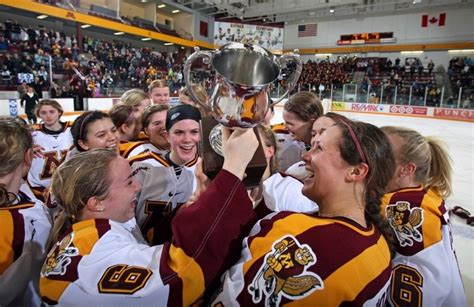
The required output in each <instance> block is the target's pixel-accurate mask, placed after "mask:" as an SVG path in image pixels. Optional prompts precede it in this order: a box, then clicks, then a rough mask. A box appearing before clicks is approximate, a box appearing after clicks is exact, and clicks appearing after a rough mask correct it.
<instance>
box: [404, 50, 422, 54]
mask: <svg viewBox="0 0 474 307" xmlns="http://www.w3.org/2000/svg"><path fill="white" fill-rule="evenodd" d="M400 53H401V54H421V53H423V50H419V51H400Z"/></svg>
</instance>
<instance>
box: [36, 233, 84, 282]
mask: <svg viewBox="0 0 474 307" xmlns="http://www.w3.org/2000/svg"><path fill="white" fill-rule="evenodd" d="M73 238H74V233H70V234H69V235H67V236H66V237H65V238H64V239H62V240H61V242H58V243H56V246H55V247H54V248H52V249H51V251H50V252H49V254H48V257H47V258H46V262H45V263H44V265H43V268H42V269H41V275H42V276H46V277H47V276H49V275H64V274H65V273H66V269H67V266H68V265H69V264H70V263H71V257H74V256H77V255H79V250H78V249H77V248H76V247H74V246H71V244H72V240H73Z"/></svg>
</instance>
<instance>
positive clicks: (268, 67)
mask: <svg viewBox="0 0 474 307" xmlns="http://www.w3.org/2000/svg"><path fill="white" fill-rule="evenodd" d="M198 59H202V60H203V61H204V63H206V64H209V63H210V64H211V65H212V68H213V69H214V70H215V80H214V86H213V88H212V90H211V95H210V98H209V99H208V100H207V101H201V100H200V99H199V98H198V97H197V95H196V94H195V93H194V92H193V90H192V82H191V66H192V64H193V63H194V62H195V61H196V60H198ZM292 61H293V62H295V64H296V65H295V66H294V72H293V73H292V75H291V76H287V78H288V80H290V82H289V84H288V87H287V91H286V92H285V93H284V94H283V95H282V96H281V97H279V98H278V99H276V100H275V101H274V102H272V99H271V98H270V90H271V86H272V84H273V82H274V81H275V80H277V79H278V78H279V77H280V74H281V65H282V64H286V63H288V62H292ZM302 67H303V65H302V62H301V60H300V58H299V55H297V54H294V53H288V54H284V55H282V56H281V57H280V58H277V57H276V56H274V55H273V54H272V53H271V52H270V51H268V50H266V49H265V48H263V47H260V46H258V45H254V44H242V43H229V44H227V45H224V46H222V47H221V48H219V49H217V50H216V51H213V52H210V51H200V50H199V49H198V48H196V51H195V52H194V53H193V54H191V55H190V56H189V58H188V60H187V61H186V63H185V65H184V78H185V82H186V86H187V88H188V89H189V93H190V96H191V97H192V98H193V100H194V101H196V102H197V103H199V104H200V105H201V106H202V107H203V108H204V109H205V110H206V111H207V112H208V113H209V114H210V115H211V116H212V117H213V118H203V119H202V120H201V134H202V138H201V142H202V147H201V153H202V158H203V170H204V173H205V174H206V175H207V176H208V177H209V178H211V179H212V178H213V177H214V176H215V175H217V173H218V172H219V170H220V169H221V168H222V163H223V161H224V159H223V157H222V152H220V145H221V136H220V135H221V133H220V128H219V127H220V125H218V124H221V125H224V126H226V127H229V128H237V127H238V128H254V127H255V126H256V125H257V124H259V123H260V122H262V121H263V119H264V118H265V115H266V113H267V111H268V109H269V108H270V107H271V106H273V105H275V104H277V103H278V102H280V101H281V100H282V99H283V98H284V97H286V96H287V95H288V93H289V92H290V91H291V90H292V89H293V88H294V87H295V86H296V83H297V81H298V79H299V76H300V74H301V70H302ZM255 134H256V135H257V137H258V132H257V131H256V129H255ZM265 168H266V159H265V154H264V152H263V148H262V146H261V145H260V146H259V148H258V149H257V151H256V152H255V155H254V157H253V159H252V160H251V161H250V163H249V165H248V166H247V170H246V174H247V177H246V178H245V179H244V183H245V185H246V186H256V185H258V184H259V182H260V178H261V177H262V175H263V173H264V171H265Z"/></svg>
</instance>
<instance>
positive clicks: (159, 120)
mask: <svg viewBox="0 0 474 307" xmlns="http://www.w3.org/2000/svg"><path fill="white" fill-rule="evenodd" d="M168 109H169V106H168V105H163V104H160V105H151V106H149V107H147V108H146V109H145V113H143V117H142V126H143V130H144V135H146V136H147V140H146V141H142V142H136V143H134V144H132V145H131V146H129V147H128V148H127V150H126V151H125V152H124V154H123V155H122V157H124V158H127V159H129V158H132V157H135V156H137V155H139V154H142V153H147V152H153V153H156V154H158V155H161V156H164V155H166V153H167V152H168V151H169V148H170V143H169V142H168V140H167V139H166V129H165V122H166V114H167V112H168Z"/></svg>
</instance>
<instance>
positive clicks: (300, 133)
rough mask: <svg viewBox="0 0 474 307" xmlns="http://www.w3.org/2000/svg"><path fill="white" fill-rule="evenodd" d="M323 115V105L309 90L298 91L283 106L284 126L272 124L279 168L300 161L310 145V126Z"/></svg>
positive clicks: (282, 168)
mask: <svg viewBox="0 0 474 307" xmlns="http://www.w3.org/2000/svg"><path fill="white" fill-rule="evenodd" d="M321 115H323V106H322V104H321V102H320V101H319V99H318V97H317V96H316V95H315V94H313V93H311V92H298V93H296V94H294V95H292V96H291V97H290V99H288V101H287V102H286V103H285V105H284V107H283V120H284V122H285V124H284V126H282V125H279V126H274V127H273V131H274V132H275V133H276V137H277V142H278V152H279V164H280V168H279V170H280V171H282V172H284V171H286V170H287V169H288V167H290V166H291V165H293V164H295V163H298V162H300V161H301V156H302V154H303V153H305V152H306V150H307V149H309V148H310V147H311V127H312V126H313V122H314V121H315V120H316V119H317V118H318V117H319V116H321Z"/></svg>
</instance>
